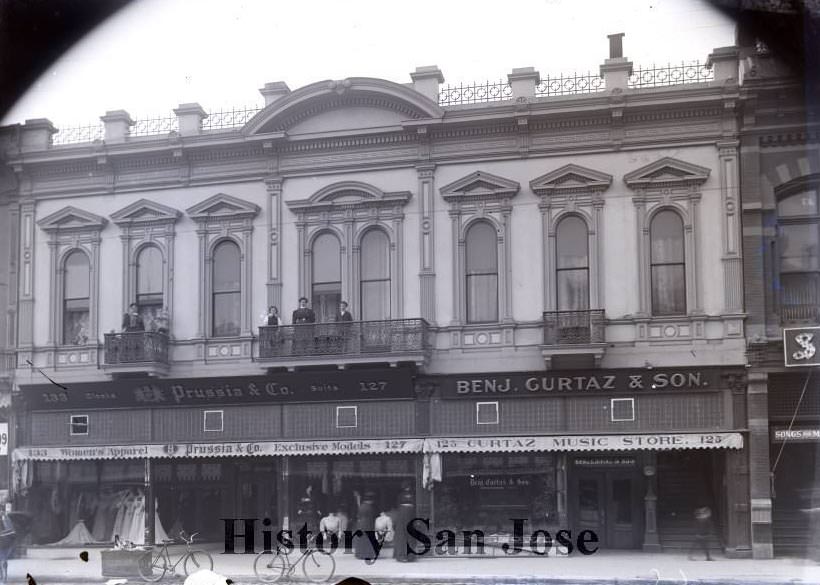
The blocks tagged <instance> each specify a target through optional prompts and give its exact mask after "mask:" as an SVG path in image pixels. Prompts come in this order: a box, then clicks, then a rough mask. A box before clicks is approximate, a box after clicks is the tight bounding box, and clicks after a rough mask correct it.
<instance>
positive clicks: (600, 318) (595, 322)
mask: <svg viewBox="0 0 820 585" xmlns="http://www.w3.org/2000/svg"><path fill="white" fill-rule="evenodd" d="M603 342H604V310H603V309H590V310H587V311H547V312H545V313H544V345H589V344H591V343H603Z"/></svg>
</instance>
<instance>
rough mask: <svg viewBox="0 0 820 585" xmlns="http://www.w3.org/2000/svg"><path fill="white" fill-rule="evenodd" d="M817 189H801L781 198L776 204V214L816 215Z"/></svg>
mask: <svg viewBox="0 0 820 585" xmlns="http://www.w3.org/2000/svg"><path fill="white" fill-rule="evenodd" d="M817 214H818V207H817V191H815V190H814V189H812V190H810V191H803V192H802V193H795V194H794V195H789V196H788V197H786V198H785V199H782V200H781V201H780V202H778V204H777V215H779V216H780V217H799V216H801V215H817Z"/></svg>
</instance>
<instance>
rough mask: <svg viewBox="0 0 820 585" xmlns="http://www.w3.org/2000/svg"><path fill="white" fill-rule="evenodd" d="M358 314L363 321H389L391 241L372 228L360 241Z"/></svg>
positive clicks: (382, 233) (358, 317) (357, 316)
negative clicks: (359, 303) (359, 305)
mask: <svg viewBox="0 0 820 585" xmlns="http://www.w3.org/2000/svg"><path fill="white" fill-rule="evenodd" d="M359 272H360V275H361V280H360V289H359V294H360V301H361V307H360V309H359V314H358V315H356V316H355V317H356V318H357V319H361V320H362V321H378V320H381V319H389V318H390V241H389V239H388V238H387V234H385V233H384V232H383V231H381V230H375V229H372V230H370V231H368V232H367V233H366V234H365V236H364V237H363V238H362V247H361V255H360V270H359Z"/></svg>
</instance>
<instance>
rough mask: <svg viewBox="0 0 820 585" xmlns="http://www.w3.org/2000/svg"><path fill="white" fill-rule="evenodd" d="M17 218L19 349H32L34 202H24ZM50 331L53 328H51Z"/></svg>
mask: <svg viewBox="0 0 820 585" xmlns="http://www.w3.org/2000/svg"><path fill="white" fill-rule="evenodd" d="M17 217H18V221H19V225H20V231H19V234H20V243H19V250H20V256H19V260H18V266H19V274H18V288H17V298H18V305H17V345H18V347H31V346H32V344H33V343H34V254H35V249H34V236H35V227H36V223H35V221H34V218H35V214H34V201H24V202H22V203H21V204H20V206H19V208H18V210H17ZM13 219H14V218H12V220H13ZM52 274H54V272H52ZM50 331H51V328H49V332H50ZM49 341H51V340H49Z"/></svg>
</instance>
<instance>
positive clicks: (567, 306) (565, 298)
mask: <svg viewBox="0 0 820 585" xmlns="http://www.w3.org/2000/svg"><path fill="white" fill-rule="evenodd" d="M556 282H557V288H558V310H559V311H585V310H587V309H589V270H588V269H586V268H578V269H575V270H559V271H558V272H557V274H556Z"/></svg>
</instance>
